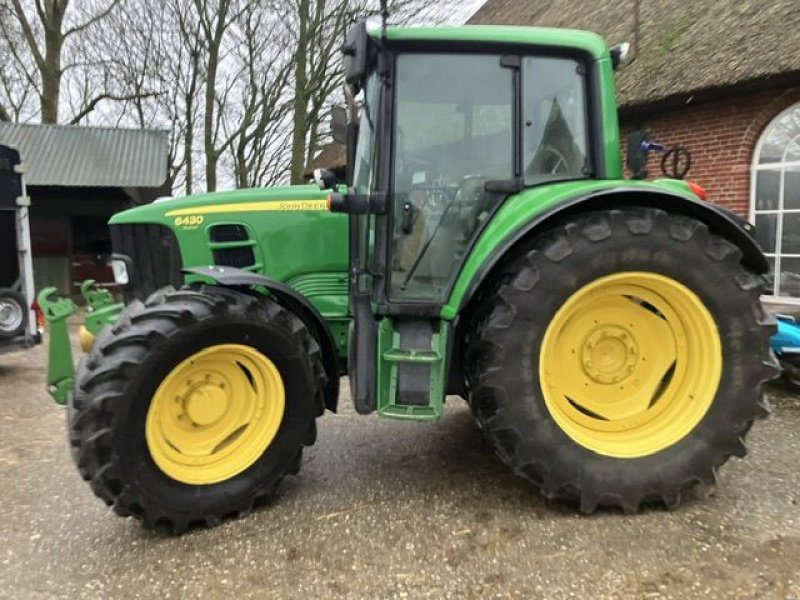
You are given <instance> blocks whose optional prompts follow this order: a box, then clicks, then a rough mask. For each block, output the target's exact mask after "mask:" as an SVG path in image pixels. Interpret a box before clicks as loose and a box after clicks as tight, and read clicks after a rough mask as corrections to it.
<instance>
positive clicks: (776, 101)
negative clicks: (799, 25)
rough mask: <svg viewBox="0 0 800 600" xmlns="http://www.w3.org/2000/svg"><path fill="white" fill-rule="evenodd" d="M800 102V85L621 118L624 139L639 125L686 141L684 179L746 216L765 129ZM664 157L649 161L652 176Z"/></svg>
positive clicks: (661, 138)
mask: <svg viewBox="0 0 800 600" xmlns="http://www.w3.org/2000/svg"><path fill="white" fill-rule="evenodd" d="M796 102H800V87H794V88H787V89H782V90H773V91H769V92H758V93H755V94H750V95H747V96H738V97H731V98H730V99H721V100H716V101H713V102H708V103H703V104H696V105H692V104H691V103H690V104H688V105H686V106H685V107H683V108H681V109H677V110H669V111H664V112H659V113H651V114H648V115H643V116H637V117H631V118H624V117H623V120H622V142H623V145H625V144H626V143H627V135H628V133H630V132H631V131H633V130H634V129H636V128H640V127H641V128H643V129H646V130H647V131H648V132H649V133H650V138H651V140H652V141H656V142H661V143H663V144H666V145H667V146H672V145H683V146H687V147H688V148H689V149H690V150H691V152H692V170H691V171H690V172H689V175H688V176H687V177H686V178H687V179H688V180H691V181H696V182H697V183H699V184H700V185H702V186H703V187H705V188H706V190H707V191H708V197H709V200H712V201H713V202H716V203H718V204H721V205H723V206H725V207H727V208H729V209H731V210H733V211H735V212H737V213H739V214H740V215H742V216H744V217H746V216H747V215H748V213H749V209H750V168H751V165H752V161H753V152H754V151H755V147H756V144H757V142H758V139H759V137H760V136H761V133H762V132H763V131H764V129H765V128H766V126H767V125H769V123H770V121H772V119H774V118H775V117H776V116H777V115H778V114H780V113H781V112H782V111H783V110H785V109H787V108H789V107H790V106H791V105H793V104H794V103H796ZM660 161H661V156H660V155H658V154H655V153H654V154H653V155H652V156H651V157H650V161H649V164H648V165H647V170H648V176H649V178H658V177H661V176H662V174H661V165H660Z"/></svg>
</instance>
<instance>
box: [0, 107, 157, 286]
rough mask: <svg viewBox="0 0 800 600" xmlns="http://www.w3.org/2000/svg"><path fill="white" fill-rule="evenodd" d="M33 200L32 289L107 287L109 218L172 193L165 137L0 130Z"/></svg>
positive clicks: (87, 130)
mask: <svg viewBox="0 0 800 600" xmlns="http://www.w3.org/2000/svg"><path fill="white" fill-rule="evenodd" d="M0 144H5V145H8V146H11V147H14V148H16V149H17V150H18V151H19V153H20V155H21V158H22V164H23V165H24V168H25V178H26V182H27V186H28V195H29V196H30V198H31V209H30V215H31V217H30V218H31V222H30V225H31V227H30V229H31V243H32V248H33V265H34V279H35V281H36V287H37V289H41V288H43V287H45V286H55V287H56V288H58V289H59V291H60V292H61V293H64V294H70V295H75V294H77V292H78V285H79V284H80V282H81V280H83V279H86V278H90V277H91V278H94V279H97V280H98V281H101V282H102V283H106V284H110V283H111V282H112V281H113V278H112V276H111V272H110V269H108V267H107V266H106V262H107V259H108V255H109V254H110V252H111V240H110V238H109V232H108V227H107V226H106V223H107V221H108V219H109V218H110V217H111V216H112V215H113V214H114V213H117V212H119V211H121V210H125V209H127V208H130V207H132V206H136V205H139V204H144V203H147V202H151V201H152V200H154V199H155V198H157V197H159V196H163V195H168V194H169V193H170V191H171V189H170V188H171V186H170V182H169V181H168V180H167V154H168V140H167V132H166V131H154V130H136V129H118V128H115V129H112V128H95V127H72V126H64V125H31V124H18V123H0Z"/></svg>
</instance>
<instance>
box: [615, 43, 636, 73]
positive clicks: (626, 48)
mask: <svg viewBox="0 0 800 600" xmlns="http://www.w3.org/2000/svg"><path fill="white" fill-rule="evenodd" d="M631 62H633V52H631V45H630V43H628V42H622V43H621V44H617V45H616V46H612V48H611V65H612V66H613V67H614V70H615V71H616V70H617V69H619V68H620V67H624V66H626V65H629V64H631Z"/></svg>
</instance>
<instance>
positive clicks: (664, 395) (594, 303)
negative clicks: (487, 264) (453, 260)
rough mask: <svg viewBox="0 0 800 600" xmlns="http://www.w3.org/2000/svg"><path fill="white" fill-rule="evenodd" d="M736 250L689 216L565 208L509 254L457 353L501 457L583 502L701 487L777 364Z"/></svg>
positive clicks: (675, 497) (760, 408) (590, 505)
mask: <svg viewBox="0 0 800 600" xmlns="http://www.w3.org/2000/svg"><path fill="white" fill-rule="evenodd" d="M740 260H741V252H740V251H739V249H738V248H737V247H736V246H734V245H733V244H731V243H730V242H728V241H726V240H725V239H723V238H721V237H719V236H717V235H714V234H713V233H711V232H709V230H708V228H707V227H706V226H705V225H704V224H702V223H700V222H699V221H696V220H694V219H691V218H688V217H684V216H680V215H671V214H667V213H665V212H663V211H660V210H655V209H646V208H628V209H624V210H612V211H599V212H592V213H586V214H583V215H579V216H577V217H575V218H574V219H573V220H572V221H569V222H566V223H563V224H562V226H560V227H556V228H554V229H552V230H551V231H549V232H547V233H546V234H543V235H541V236H539V237H537V238H536V239H535V240H532V241H531V243H530V244H529V245H528V246H527V248H526V249H525V250H524V251H522V252H520V253H519V254H517V255H516V256H515V257H514V258H511V259H509V260H508V261H507V262H506V263H505V264H504V265H503V267H502V268H501V271H500V275H499V276H498V277H497V278H496V279H495V281H494V284H493V287H492V288H491V289H490V290H488V291H486V292H485V293H484V294H483V295H482V298H483V299H482V300H481V301H480V305H479V306H478V307H477V309H476V311H475V313H474V315H475V316H474V319H473V325H472V333H471V337H470V342H469V345H468V348H467V356H466V362H467V372H468V378H469V385H470V394H469V402H470V406H471V408H472V411H473V414H474V415H475V418H476V420H477V421H478V424H479V426H480V427H481V429H482V430H483V431H484V432H485V434H486V435H487V437H488V438H489V440H490V442H491V443H492V444H493V446H494V448H495V450H496V451H497V453H498V455H499V456H500V457H501V459H502V460H503V461H504V462H505V463H506V464H508V466H510V467H511V468H512V469H513V470H514V471H515V472H516V473H517V474H519V475H521V476H522V477H525V478H527V479H529V480H530V481H532V482H534V483H535V484H537V485H539V486H540V488H541V491H542V493H543V494H544V495H545V496H546V497H548V498H566V499H568V500H571V501H575V502H577V503H579V504H580V508H581V510H582V511H583V512H592V511H594V510H595V509H596V508H597V507H598V506H617V507H620V508H622V509H623V510H625V511H626V512H636V511H637V510H638V509H639V507H640V505H641V504H642V503H644V502H651V501H661V502H663V503H664V504H665V505H666V506H668V507H675V506H677V505H678V504H679V503H680V500H681V494H682V493H683V491H684V490H685V489H687V488H688V487H690V486H691V485H693V484H695V483H698V482H704V483H708V484H713V483H714V482H715V480H716V472H717V469H718V468H719V467H720V466H721V465H722V464H723V463H724V462H725V461H726V460H727V459H728V458H729V457H730V456H734V455H735V456H744V454H745V452H746V448H745V445H744V437H745V435H746V434H747V432H748V430H749V429H750V427H751V425H752V423H753V421H754V420H755V419H759V418H763V417H764V416H766V415H767V412H768V409H767V405H766V403H765V401H764V399H763V392H762V384H763V382H764V381H765V380H767V379H770V378H772V377H774V374H775V369H774V367H773V366H772V364H771V363H772V359H771V358H770V351H769V336H770V335H771V333H772V332H773V328H772V327H770V326H766V325H764V324H762V323H763V322H765V319H764V318H763V313H762V310H761V305H760V302H759V294H760V292H761V289H762V285H763V282H762V278H761V277H759V276H757V275H755V274H754V273H752V272H750V271H748V270H747V269H746V268H745V267H743V266H742V265H741V264H740ZM647 361H650V362H647Z"/></svg>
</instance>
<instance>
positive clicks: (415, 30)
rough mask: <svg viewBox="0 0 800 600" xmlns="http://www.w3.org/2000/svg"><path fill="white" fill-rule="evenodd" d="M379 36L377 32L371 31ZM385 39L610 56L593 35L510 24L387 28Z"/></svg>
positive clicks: (372, 34) (601, 39)
mask: <svg viewBox="0 0 800 600" xmlns="http://www.w3.org/2000/svg"><path fill="white" fill-rule="evenodd" d="M369 33H370V35H371V36H373V37H378V36H380V29H373V30H371V31H370V32H369ZM386 37H387V39H388V40H390V41H398V42H412V41H420V42H424V41H428V42H441V41H453V42H459V41H460V42H477V43H494V44H521V45H534V46H552V47H554V48H563V49H577V50H580V51H583V52H586V53H588V54H590V55H591V56H592V57H594V58H595V59H601V58H605V57H607V56H608V54H609V49H608V44H606V41H605V40H604V39H603V38H602V37H601V36H599V35H597V34H596V33H592V32H590V31H580V30H577V29H560V28H553V27H517V26H512V25H462V26H460V27H388V28H387V30H386Z"/></svg>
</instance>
